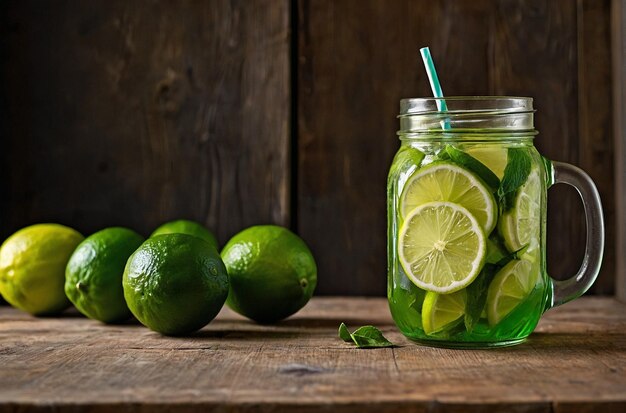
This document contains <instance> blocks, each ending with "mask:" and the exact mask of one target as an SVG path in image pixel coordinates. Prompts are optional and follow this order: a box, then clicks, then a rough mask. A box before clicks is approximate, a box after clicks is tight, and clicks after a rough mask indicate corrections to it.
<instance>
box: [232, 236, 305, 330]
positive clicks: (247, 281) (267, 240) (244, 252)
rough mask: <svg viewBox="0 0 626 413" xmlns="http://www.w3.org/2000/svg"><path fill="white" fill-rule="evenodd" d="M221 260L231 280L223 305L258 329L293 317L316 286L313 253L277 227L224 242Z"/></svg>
mask: <svg viewBox="0 0 626 413" xmlns="http://www.w3.org/2000/svg"><path fill="white" fill-rule="evenodd" d="M222 259H223V260H224V264H225V265H226V269H227V270H228V275H229V277H230V291H229V293H228V299H227V300H226V304H227V305H228V306H229V307H230V308H231V309H233V310H234V311H236V312H238V313H239V314H241V315H244V316H246V317H248V318H250V319H252V320H254V321H256V322H259V323H273V322H276V321H279V320H282V319H283V318H286V317H288V316H290V315H292V314H294V313H296V312H297V311H298V310H300V309H301V308H302V307H304V306H305V304H306V303H307V302H308V301H309V299H310V298H311V296H312V295H313V291H314V290H315V286H316V285H317V266H316V265H315V259H314V258H313V255H312V254H311V251H310V250H309V248H308V247H307V246H306V244H305V243H304V241H302V239H301V238H300V237H298V236H297V235H295V234H294V233H293V232H291V231H289V230H288V229H286V228H282V227H279V226H275V225H260V226H254V227H250V228H248V229H245V230H243V231H241V232H240V233H238V234H237V235H235V236H234V237H232V238H231V239H230V241H228V243H227V244H226V246H225V247H224V249H223V250H222Z"/></svg>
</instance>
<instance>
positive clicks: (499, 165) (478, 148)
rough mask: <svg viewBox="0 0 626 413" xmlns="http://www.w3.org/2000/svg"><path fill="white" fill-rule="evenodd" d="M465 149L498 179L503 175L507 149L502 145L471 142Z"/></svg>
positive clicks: (506, 160)
mask: <svg viewBox="0 0 626 413" xmlns="http://www.w3.org/2000/svg"><path fill="white" fill-rule="evenodd" d="M465 151H466V152H467V153H468V154H469V155H471V156H472V157H473V158H476V159H478V160H479V161H480V162H481V163H482V164H483V165H485V166H486V167H487V168H489V169H490V170H491V172H493V173H494V174H495V175H496V176H497V177H498V179H502V178H503V177H504V170H505V168H506V164H507V162H508V149H507V148H506V147H505V146H502V145H494V144H484V145H476V144H471V145H468V147H467V148H465Z"/></svg>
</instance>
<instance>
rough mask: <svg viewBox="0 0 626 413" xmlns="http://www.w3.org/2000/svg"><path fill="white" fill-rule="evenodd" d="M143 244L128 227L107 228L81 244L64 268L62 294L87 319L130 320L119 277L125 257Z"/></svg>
mask: <svg viewBox="0 0 626 413" xmlns="http://www.w3.org/2000/svg"><path fill="white" fill-rule="evenodd" d="M143 241H144V239H143V237H142V236H141V235H139V234H137V233H136V232H134V231H131V230H130V229H127V228H120V227H114V228H106V229H103V230H102V231H98V232H96V233H95V234H93V235H90V236H89V237H87V238H86V239H85V240H84V241H83V242H81V243H80V244H79V245H78V247H77V248H76V250H75V251H74V253H73V254H72V257H71V258H70V261H69V262H68V263H67V268H66V269H65V294H66V295H67V298H69V299H70V301H71V302H72V303H73V304H74V306H75V307H76V308H77V309H78V311H80V312H81V313H83V314H84V315H86V316H87V317H89V318H93V319H94V320H99V321H102V322H103V323H115V322H120V321H123V320H126V319H127V318H129V317H130V315H131V314H130V310H129V309H128V306H127V305H126V301H125V300H124V290H123V288H122V276H123V275H124V267H125V266H126V261H127V260H128V257H130V255H131V254H132V253H133V252H135V250H136V249H137V248H139V246H140V245H141V243H142V242H143Z"/></svg>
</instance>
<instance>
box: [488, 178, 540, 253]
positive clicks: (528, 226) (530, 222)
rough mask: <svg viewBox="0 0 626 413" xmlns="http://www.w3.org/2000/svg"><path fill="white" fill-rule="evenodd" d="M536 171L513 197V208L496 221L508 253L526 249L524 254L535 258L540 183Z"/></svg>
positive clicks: (537, 237) (537, 243) (537, 247)
mask: <svg viewBox="0 0 626 413" xmlns="http://www.w3.org/2000/svg"><path fill="white" fill-rule="evenodd" d="M539 179H540V178H539V173H538V171H534V172H531V174H530V175H529V176H528V179H527V180H526V182H525V183H524V185H522V186H521V187H520V188H519V190H518V192H517V196H516V197H515V202H514V204H513V208H511V209H510V210H509V211H507V212H505V213H503V214H502V215H501V216H500V220H499V221H498V232H499V233H500V235H501V236H502V239H503V240H504V245H505V246H506V248H507V249H508V250H509V251H510V252H513V251H517V250H519V249H520V248H522V247H527V249H526V251H525V254H528V256H535V255H536V252H537V251H538V250H539V231H540V228H541V206H540V202H541V183H540V180H539Z"/></svg>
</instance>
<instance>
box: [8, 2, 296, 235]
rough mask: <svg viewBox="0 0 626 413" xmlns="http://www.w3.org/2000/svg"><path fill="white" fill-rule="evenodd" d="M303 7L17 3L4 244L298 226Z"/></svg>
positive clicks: (13, 5)
mask: <svg viewBox="0 0 626 413" xmlns="http://www.w3.org/2000/svg"><path fill="white" fill-rule="evenodd" d="M289 13H290V8H289V1H288V0H257V1H252V2H231V1H227V0H211V1H193V2H185V3H180V2H167V1H147V0H139V1H133V2H126V1H102V0H99V1H92V2H89V3H85V2H80V1H63V2H52V3H50V2H48V3H41V2H38V1H11V2H5V3H3V13H2V15H3V20H4V22H5V23H6V24H4V25H3V26H2V27H3V29H2V30H3V36H2V44H3V55H4V57H6V59H3V67H2V73H3V74H2V83H3V85H4V92H5V93H3V98H4V99H5V100H6V102H8V103H9V104H8V105H7V106H6V108H5V110H3V111H2V112H3V117H2V120H3V122H2V123H3V125H4V126H3V131H2V135H3V136H4V138H3V150H2V151H0V164H1V165H3V167H4V172H3V177H4V178H6V179H3V185H2V188H3V189H2V191H3V192H2V193H1V194H0V195H1V197H0V212H1V213H2V216H1V220H2V226H1V227H0V237H5V236H6V235H8V234H10V233H11V232H12V231H14V230H16V229H17V228H19V227H21V226H24V225H27V224H31V223H34V222H41V221H56V222H61V223H65V224H68V225H71V226H74V227H76V228H78V229H79V230H81V231H83V232H85V233H91V232H93V231H94V230H96V229H99V228H101V227H105V226H110V225H126V226H129V227H132V228H134V229H136V230H138V231H140V232H143V233H144V234H148V233H149V232H150V231H151V230H152V229H153V228H154V227H155V226H157V225H158V224H160V223H161V222H163V221H166V220H169V219H174V218H180V217H185V218H190V219H195V220H198V221H201V222H203V223H205V224H207V225H208V226H210V227H211V228H212V229H214V230H215V231H216V232H217V234H218V237H219V239H220V240H221V241H222V242H223V241H225V240H226V239H227V238H228V237H229V236H230V235H232V234H233V233H234V232H236V231H239V230H240V229H241V228H243V227H245V226H248V225H252V224H257V223H271V222H273V223H278V224H284V225H288V224H289V219H290V211H289V210H290V205H289V200H290V189H289V188H290V167H289V165H290V137H289V116H290V109H289V103H290V91H289V89H290V88H289V82H290V73H289V71H290V67H289V44H290V35H289Z"/></svg>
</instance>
